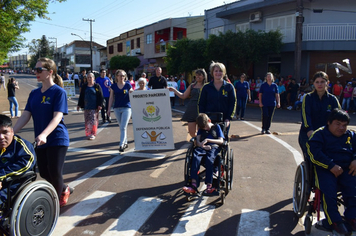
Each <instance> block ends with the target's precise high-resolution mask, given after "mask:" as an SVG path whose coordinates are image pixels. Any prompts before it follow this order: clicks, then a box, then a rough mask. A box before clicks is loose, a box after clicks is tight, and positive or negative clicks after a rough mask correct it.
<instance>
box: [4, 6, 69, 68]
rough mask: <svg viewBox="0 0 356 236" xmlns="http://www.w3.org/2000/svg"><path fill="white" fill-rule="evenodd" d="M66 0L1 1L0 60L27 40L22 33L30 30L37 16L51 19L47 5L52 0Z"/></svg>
mask: <svg viewBox="0 0 356 236" xmlns="http://www.w3.org/2000/svg"><path fill="white" fill-rule="evenodd" d="M55 1H58V2H63V1H65V0H2V1H0V16H1V17H0V25H1V27H0V35H1V37H0V62H2V61H3V60H4V59H5V58H6V56H7V53H8V52H15V51H18V50H19V49H20V48H21V47H22V46H23V42H24V40H25V38H24V37H22V36H21V35H22V34H23V33H25V32H28V31H29V30H30V22H31V21H34V20H35V18H36V16H37V17H39V18H43V19H49V18H48V17H47V16H46V14H48V11H47V7H48V4H49V3H50V2H55Z"/></svg>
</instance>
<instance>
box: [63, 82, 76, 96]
mask: <svg viewBox="0 0 356 236" xmlns="http://www.w3.org/2000/svg"><path fill="white" fill-rule="evenodd" d="M63 87H64V90H65V91H66V92H67V97H69V98H70V97H73V98H74V97H75V84H74V80H63Z"/></svg>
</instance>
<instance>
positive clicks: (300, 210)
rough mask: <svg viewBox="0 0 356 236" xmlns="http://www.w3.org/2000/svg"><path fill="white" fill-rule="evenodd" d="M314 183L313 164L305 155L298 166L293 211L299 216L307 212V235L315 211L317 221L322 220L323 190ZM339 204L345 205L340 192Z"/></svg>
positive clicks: (305, 221)
mask: <svg viewBox="0 0 356 236" xmlns="http://www.w3.org/2000/svg"><path fill="white" fill-rule="evenodd" d="M314 183H315V182H314V172H313V165H312V163H311V162H310V161H309V159H308V157H306V155H304V161H303V162H302V163H301V164H299V166H298V167H297V170H296V173H295V178H294V189H293V211H294V213H295V214H296V216H297V217H298V218H302V217H303V216H304V214H305V212H307V214H306V216H305V219H304V230H305V234H306V235H309V234H310V232H311V227H312V224H313V213H314V214H315V213H316V214H317V221H320V210H321V199H320V197H321V191H320V189H318V188H317V187H316V186H315V184H314ZM337 205H338V206H341V205H344V201H343V199H342V194H341V193H340V192H339V193H338V194H337Z"/></svg>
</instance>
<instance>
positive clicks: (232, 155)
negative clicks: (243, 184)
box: [228, 149, 234, 190]
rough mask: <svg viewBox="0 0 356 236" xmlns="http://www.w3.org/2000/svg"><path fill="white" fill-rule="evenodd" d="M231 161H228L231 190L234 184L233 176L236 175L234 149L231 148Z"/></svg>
mask: <svg viewBox="0 0 356 236" xmlns="http://www.w3.org/2000/svg"><path fill="white" fill-rule="evenodd" d="M229 154H230V155H229V158H228V160H229V162H228V167H229V169H228V170H229V179H228V186H229V190H232V184H233V177H234V150H232V149H230V153H229Z"/></svg>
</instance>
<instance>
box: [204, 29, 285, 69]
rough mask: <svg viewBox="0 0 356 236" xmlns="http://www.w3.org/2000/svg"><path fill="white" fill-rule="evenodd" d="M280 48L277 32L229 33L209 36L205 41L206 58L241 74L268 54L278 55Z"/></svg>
mask: <svg viewBox="0 0 356 236" xmlns="http://www.w3.org/2000/svg"><path fill="white" fill-rule="evenodd" d="M281 46H282V34H281V33H280V32H279V31H270V32H264V31H254V30H247V31H246V32H241V31H238V32H236V33H233V32H231V31H228V32H226V33H225V34H221V33H220V34H219V36H216V35H210V37H209V39H208V40H207V56H208V57H209V58H211V59H212V60H216V61H220V62H223V63H225V64H231V65H233V66H234V67H235V68H237V69H238V70H240V71H241V72H247V71H248V70H249V69H250V67H251V66H252V65H253V64H254V63H258V62H260V61H261V60H262V59H263V58H264V57H266V56H267V55H268V54H278V53H280V49H281Z"/></svg>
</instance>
